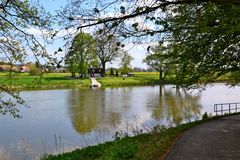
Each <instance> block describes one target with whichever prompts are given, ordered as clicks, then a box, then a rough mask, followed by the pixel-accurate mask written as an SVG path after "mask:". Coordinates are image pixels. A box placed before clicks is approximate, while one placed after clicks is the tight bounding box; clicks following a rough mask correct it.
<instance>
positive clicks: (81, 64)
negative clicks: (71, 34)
mask: <svg viewBox="0 0 240 160" xmlns="http://www.w3.org/2000/svg"><path fill="white" fill-rule="evenodd" d="M94 47H95V41H94V39H93V38H92V36H91V35H90V34H87V33H79V34H78V35H77V36H76V37H75V38H74V40H73V42H72V46H71V48H70V50H69V52H68V54H67V56H66V60H65V63H66V64H67V65H68V70H69V71H70V72H71V73H72V76H75V74H76V73H79V75H80V77H86V74H87V69H88V67H89V66H94V65H95V64H96V61H97V57H96V54H95V50H94Z"/></svg>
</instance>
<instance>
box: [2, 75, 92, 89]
mask: <svg viewBox="0 0 240 160" xmlns="http://www.w3.org/2000/svg"><path fill="white" fill-rule="evenodd" d="M69 76H70V74H67V73H49V74H44V75H43V77H42V78H40V77H39V76H31V75H29V74H28V73H21V74H16V75H14V77H12V78H9V77H8V74H7V73H5V74H3V73H2V74H1V75H0V83H1V84H2V85H5V86H11V87H13V88H16V89H55V88H71V87H89V85H90V80H89V79H88V78H86V79H71V78H69Z"/></svg>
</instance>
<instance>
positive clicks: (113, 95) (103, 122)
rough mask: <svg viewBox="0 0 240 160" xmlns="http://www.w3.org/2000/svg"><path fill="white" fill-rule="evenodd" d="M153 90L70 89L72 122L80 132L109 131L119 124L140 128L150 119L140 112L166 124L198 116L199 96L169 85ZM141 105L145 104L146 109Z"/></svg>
mask: <svg viewBox="0 0 240 160" xmlns="http://www.w3.org/2000/svg"><path fill="white" fill-rule="evenodd" d="M155 89H157V87H153V88H152V90H145V91H143V90H142V92H140V93H138V92H139V91H136V90H132V89H131V88H118V89H97V90H91V89H89V90H72V91H71V92H70V94H69V99H68V100H69V104H70V106H69V112H70V115H71V120H72V124H73V126H74V128H75V130H76V131H77V132H79V133H81V134H82V133H88V132H91V131H93V130H96V129H100V128H101V129H109V131H112V130H114V129H115V128H116V127H118V126H119V125H125V127H126V126H128V127H129V128H130V129H131V128H134V127H133V125H135V126H137V127H141V126H140V125H143V124H144V123H147V121H149V118H150V117H146V116H144V114H143V112H145V113H146V114H148V113H150V115H152V118H153V121H155V122H163V123H164V124H165V125H166V124H170V123H173V124H180V123H182V122H184V121H190V120H192V119H197V118H198V117H199V115H200V110H201V105H200V96H192V95H191V94H189V93H188V92H186V91H185V90H179V89H176V88H173V87H170V86H166V87H164V86H160V87H159V90H155ZM136 92H137V93H136ZM144 106H147V109H146V110H144V108H145V107H144ZM141 110H142V111H141ZM138 111H140V112H138ZM129 119H131V122H129V121H128V120H129ZM134 121H136V122H134ZM140 121H142V122H141V123H140ZM126 123H127V124H126ZM121 129H123V130H124V129H126V128H121Z"/></svg>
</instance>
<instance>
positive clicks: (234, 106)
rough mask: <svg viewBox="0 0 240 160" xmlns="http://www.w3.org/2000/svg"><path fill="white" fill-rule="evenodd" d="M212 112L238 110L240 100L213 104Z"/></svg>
mask: <svg viewBox="0 0 240 160" xmlns="http://www.w3.org/2000/svg"><path fill="white" fill-rule="evenodd" d="M214 112H215V113H216V115H223V114H230V113H237V112H240V102H236V103H219V104H214Z"/></svg>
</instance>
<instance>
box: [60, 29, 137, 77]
mask: <svg viewBox="0 0 240 160" xmlns="http://www.w3.org/2000/svg"><path fill="white" fill-rule="evenodd" d="M96 35H97V36H96V37H93V36H92V35H91V34H89V33H84V32H82V33H79V34H78V35H77V36H75V37H74V39H73V41H72V45H71V47H70V48H69V51H68V52H67V55H66V57H65V58H66V59H65V63H66V65H67V67H68V70H69V71H70V72H71V73H72V77H75V76H76V73H79V77H86V75H87V72H88V69H91V68H101V69H102V73H101V74H102V76H105V72H106V63H108V62H112V61H113V60H115V59H116V58H121V66H122V67H121V68H122V71H123V72H129V69H130V63H131V61H132V59H133V58H132V57H131V56H130V55H129V53H128V52H127V51H124V50H123V49H122V47H123V46H121V45H120V42H118V41H117V37H115V36H109V35H107V33H104V36H103V35H99V34H96Z"/></svg>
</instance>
